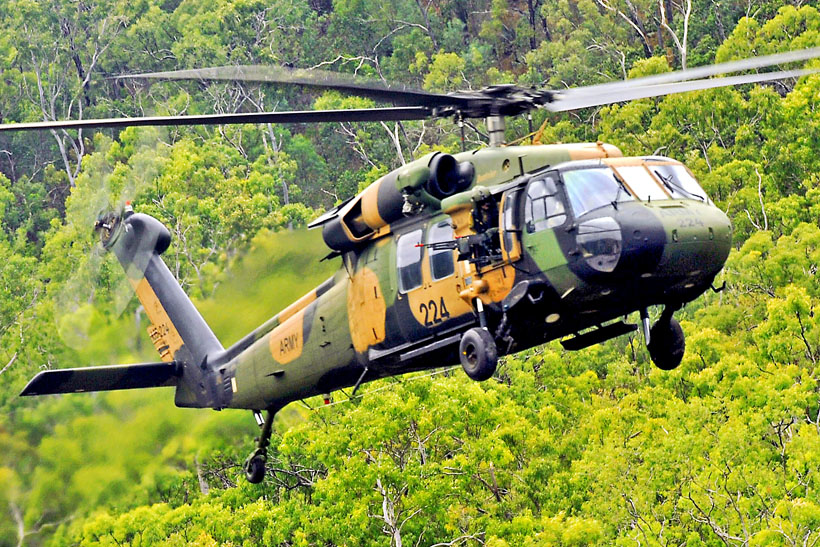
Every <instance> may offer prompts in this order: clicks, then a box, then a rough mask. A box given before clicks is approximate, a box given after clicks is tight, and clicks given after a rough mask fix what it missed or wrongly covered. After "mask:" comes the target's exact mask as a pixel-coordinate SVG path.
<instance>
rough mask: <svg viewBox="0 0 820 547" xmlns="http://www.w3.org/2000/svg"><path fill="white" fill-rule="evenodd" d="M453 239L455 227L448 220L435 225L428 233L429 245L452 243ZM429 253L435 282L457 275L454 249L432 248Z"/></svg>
mask: <svg viewBox="0 0 820 547" xmlns="http://www.w3.org/2000/svg"><path fill="white" fill-rule="evenodd" d="M452 239H453V226H452V224H450V223H449V222H448V221H446V220H444V221H441V222H437V223H435V224H433V225H432V226H431V227H430V230H429V231H428V232H427V244H428V245H430V244H431V243H441V242H443V241H452ZM427 252H428V254H429V256H430V273H431V274H432V276H433V281H438V280H439V279H444V278H445V277H450V276H451V275H453V273H455V271H456V270H455V260H454V257H453V250H452V249H436V248H434V247H432V246H430V247H428V251H427Z"/></svg>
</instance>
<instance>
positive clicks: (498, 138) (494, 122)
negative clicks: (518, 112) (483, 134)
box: [486, 115, 507, 147]
mask: <svg viewBox="0 0 820 547" xmlns="http://www.w3.org/2000/svg"><path fill="white" fill-rule="evenodd" d="M486 120H487V133H488V134H489V137H490V146H491V147H499V146H503V145H504V143H505V142H507V141H506V140H505V137H504V133H505V132H506V130H507V120H506V119H505V118H504V116H498V115H494V116H487V118H486Z"/></svg>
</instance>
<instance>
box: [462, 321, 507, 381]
mask: <svg viewBox="0 0 820 547" xmlns="http://www.w3.org/2000/svg"><path fill="white" fill-rule="evenodd" d="M459 357H460V359H461V366H462V367H463V368H464V372H465V373H467V376H469V377H470V378H472V379H473V380H476V381H478V382H480V381H483V380H486V379H487V378H489V377H491V376H492V375H493V373H494V372H495V368H496V366H497V365H498V350H497V349H496V347H495V341H494V340H493V337H492V335H490V333H489V332H487V330H486V329H480V328H472V329H470V330H468V331H467V332H465V333H464V335H463V336H462V337H461V344H460V345H459Z"/></svg>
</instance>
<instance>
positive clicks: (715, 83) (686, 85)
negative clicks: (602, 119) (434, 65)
mask: <svg viewBox="0 0 820 547" xmlns="http://www.w3.org/2000/svg"><path fill="white" fill-rule="evenodd" d="M816 72H820V69H807V70H786V71H781V72H767V73H763V74H745V75H742V76H728V77H726V78H710V79H706V80H694V81H691V82H677V83H672V84H661V85H650V86H643V87H633V88H627V89H616V90H615V91H610V92H606V93H601V94H598V95H594V96H593V95H588V94H586V93H584V94H581V95H576V94H574V93H572V90H568V91H566V92H564V91H562V92H556V99H555V100H554V101H553V102H551V103H549V104H547V105H545V106H544V108H546V109H547V110H550V111H552V112H565V111H567V110H577V109H579V108H587V107H590V106H601V105H606V104H612V103H620V102H624V101H631V100H634V99H645V98H649V97H662V96H664V95H671V94H673V93H685V92H687V91H698V90H701V89H713V88H717V87H726V86H735V85H742V84H753V83H759V82H769V81H773V80H784V79H787V78H799V77H800V76H805V75H807V74H814V73H816Z"/></svg>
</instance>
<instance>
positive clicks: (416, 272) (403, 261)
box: [396, 229, 422, 293]
mask: <svg viewBox="0 0 820 547" xmlns="http://www.w3.org/2000/svg"><path fill="white" fill-rule="evenodd" d="M421 236H422V230H420V229H419V230H413V231H412V232H408V233H406V234H404V235H402V236H400V237H399V241H398V246H397V249H396V266H397V267H398V270H399V291H400V292H403V293H406V292H409V291H412V290H413V289H416V288H418V287H421V284H422V276H421V255H422V252H421V251H422V245H421Z"/></svg>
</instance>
